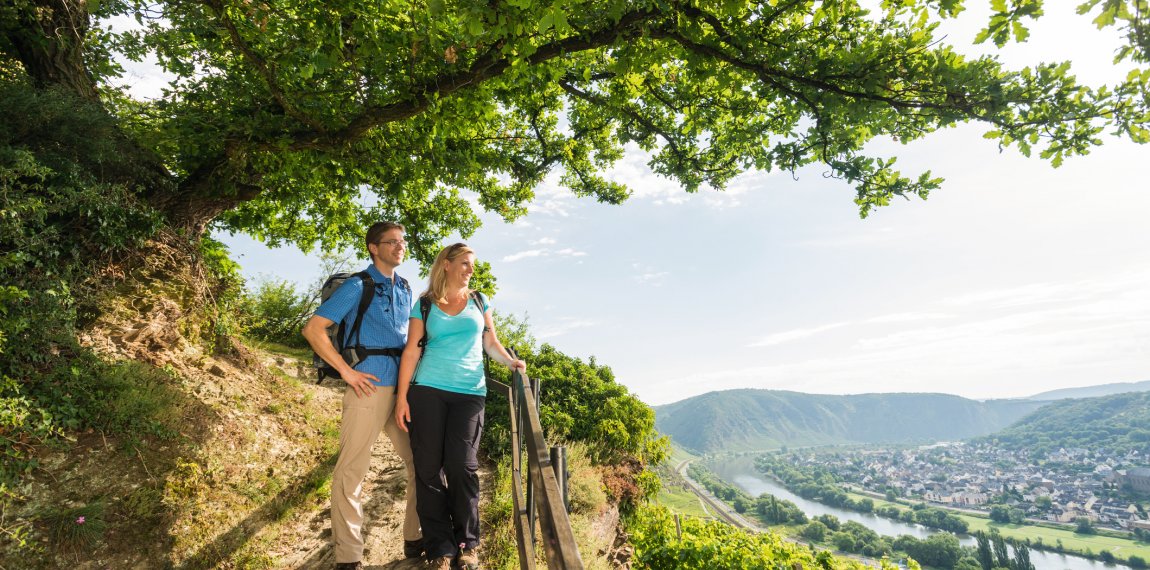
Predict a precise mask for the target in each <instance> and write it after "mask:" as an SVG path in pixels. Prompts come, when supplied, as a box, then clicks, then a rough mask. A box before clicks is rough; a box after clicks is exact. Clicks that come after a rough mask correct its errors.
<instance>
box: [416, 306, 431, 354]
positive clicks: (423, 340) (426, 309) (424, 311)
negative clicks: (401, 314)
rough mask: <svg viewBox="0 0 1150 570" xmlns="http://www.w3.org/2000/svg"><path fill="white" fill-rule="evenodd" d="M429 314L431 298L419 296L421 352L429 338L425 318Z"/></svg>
mask: <svg viewBox="0 0 1150 570" xmlns="http://www.w3.org/2000/svg"><path fill="white" fill-rule="evenodd" d="M430 314H431V297H428V296H427V295H420V296H419V317H420V318H421V319H423V338H421V339H419V349H420V352H421V353H422V352H423V347H425V346H427V341H428V339H429V338H431V336H430V335H429V334H427V317H428V315H430Z"/></svg>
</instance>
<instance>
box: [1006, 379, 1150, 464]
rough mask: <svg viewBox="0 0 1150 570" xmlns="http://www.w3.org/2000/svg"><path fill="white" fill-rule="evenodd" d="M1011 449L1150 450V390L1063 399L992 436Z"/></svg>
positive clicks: (1144, 452)
mask: <svg viewBox="0 0 1150 570" xmlns="http://www.w3.org/2000/svg"><path fill="white" fill-rule="evenodd" d="M986 439H987V440H991V441H997V442H998V444H999V445H1001V446H1003V447H1006V448H1013V449H1018V448H1021V447H1027V448H1029V449H1031V450H1034V451H1036V452H1039V453H1042V452H1049V451H1056V450H1058V449H1059V448H1072V447H1079V448H1086V449H1094V450H1106V451H1110V452H1113V453H1127V452H1130V451H1137V452H1138V453H1140V454H1142V455H1143V456H1146V455H1147V454H1150V392H1130V393H1125V394H1114V395H1111V396H1103V397H1101V398H1086V399H1080V400H1061V401H1058V402H1051V403H1049V404H1047V405H1046V406H1045V407H1043V408H1042V413H1036V414H1030V415H1029V416H1026V417H1025V418H1023V419H1022V420H1021V421H1019V422H1018V423H1016V424H1014V425H1012V426H1010V427H1008V428H1006V429H1004V430H1002V431H999V432H997V433H995V434H993V435H990V436H987V438H986Z"/></svg>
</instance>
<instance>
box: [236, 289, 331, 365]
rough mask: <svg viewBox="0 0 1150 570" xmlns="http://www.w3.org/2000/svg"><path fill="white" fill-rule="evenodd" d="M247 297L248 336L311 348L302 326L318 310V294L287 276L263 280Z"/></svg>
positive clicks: (245, 303)
mask: <svg viewBox="0 0 1150 570" xmlns="http://www.w3.org/2000/svg"><path fill="white" fill-rule="evenodd" d="M244 297H245V299H244V305H243V307H244V312H245V320H246V321H247V326H246V329H247V330H246V333H247V335H248V336H250V337H252V338H255V339H258V340H262V341H268V342H274V343H278V344H282V345H285V346H288V347H292V348H307V347H308V344H307V341H306V340H305V339H304V338H303V335H301V334H300V329H302V328H303V325H304V323H305V322H307V320H308V318H309V317H310V316H311V314H312V313H313V312H315V309H316V306H317V303H316V301H317V299H316V298H315V295H312V294H310V293H309V292H307V291H299V290H297V288H296V286H295V284H293V283H291V282H289V281H287V280H285V279H271V280H265V281H261V282H260V283H259V284H258V285H256V288H255V290H254V291H251V292H248V293H246V294H245V295H244Z"/></svg>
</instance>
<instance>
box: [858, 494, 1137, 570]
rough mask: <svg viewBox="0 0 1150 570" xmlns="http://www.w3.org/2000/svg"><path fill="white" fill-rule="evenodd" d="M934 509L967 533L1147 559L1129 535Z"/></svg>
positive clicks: (1074, 551) (881, 503) (883, 503)
mask: <svg viewBox="0 0 1150 570" xmlns="http://www.w3.org/2000/svg"><path fill="white" fill-rule="evenodd" d="M847 495H848V496H850V497H851V498H852V499H855V500H858V499H861V498H868V499H870V500H872V501H874V504H875V509H876V510H877V509H878V508H879V507H883V506H894V507H898V508H900V509H906V508H907V506H906V505H905V504H899V503H892V502H890V501H886V500H883V499H878V498H875V497H871V496H868V495H860V494H858V493H847ZM932 506H935V505H932ZM938 508H943V509H944V510H946V511H947V512H949V513H951V514H953V515H955V516H957V517H958V518H960V519H962V520H964V521H966V524H967V525H968V528H969V532H970V533H975V532H978V531H980V530H981V531H985V532H988V533H989V532H990V531H992V530H994V531H997V532H998V533H999V534H1001V535H1002V536H1003V537H1005V538H1014V539H1017V540H1030V541H1031V542H1032V543H1034V542H1038V541H1040V540H1041V541H1042V544H1044V545H1047V546H1054V545H1056V544H1058V541H1060V540H1061V541H1062V550H1063V551H1064V552H1066V553H1067V554H1085V553H1086V552H1087V551H1089V552H1090V553H1092V554H1095V555H1096V554H1098V553H1099V552H1101V551H1103V550H1109V551H1110V552H1111V553H1113V554H1114V555H1115V556H1118V557H1119V558H1129V557H1130V556H1140V557H1142V558H1144V559H1150V544H1146V543H1144V542H1140V541H1136V540H1132V539H1129V538H1120V537H1116V536H1107V535H1101V534H1079V533H1076V532H1074V531H1073V530H1069V529H1062V528H1056V527H1053V526H1049V525H1037V524H1022V525H1018V524H1009V523H998V522H994V521H992V520H990V518H989V517H982V516H976V515H971V514H968V513H964V512H961V511H955V510H951V509H946V508H945V507H938Z"/></svg>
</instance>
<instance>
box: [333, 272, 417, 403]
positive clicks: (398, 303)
mask: <svg viewBox="0 0 1150 570" xmlns="http://www.w3.org/2000/svg"><path fill="white" fill-rule="evenodd" d="M365 271H367V273H368V274H369V275H371V278H372V279H374V280H375V297H374V298H372V301H371V305H370V306H368V308H367V312H366V313H364V315H363V324H361V325H360V334H359V339H360V344H362V345H363V346H365V347H367V348H393V347H394V348H399V349H402V348H403V347H404V345H406V344H407V323H408V317H409V316H410V314H411V285H410V284H408V282H407V280H406V279H404V278H402V277H400V276H399V275H398V274H396V275H395V280H394V281H393V280H391V279H389V278H387V277H384V276H383V274H382V273H380V272H379V269H376V267H375V265H374V264H372V265H368V266H367V269H365ZM362 291H363V280H362V279H360V278H358V277H353V278H351V279H348V280H347V281H344V282H343V285H340V287H339V289H336V290H335V293H332V294H331V297H328V299H327V300H326V301H324V302H323V304H322V305H320V306H319V308H318V309H316V311H315V314H316V315H318V316H321V317H323V318H325V319H329V320H331V321H335V322H340V321H343V322H344V323H345V324H344V330H345V331H347V332H350V331H351V325H352V323H353V322H355V311H356V309H358V308H359V299H360V293H361V292H362ZM354 341H355V339H344V346H350V345H351V344H352V343H353V342H354ZM355 369H356V370H359V371H360V372H366V373H368V374H373V375H375V377H376V378H379V381H378V382H374V384H376V385H377V386H394V385H395V383H396V378H397V376H398V375H399V358H394V357H391V356H368V357H367V358H366V359H365V360H364V361H363V362H360V363H359V364H357V365H356V367H355Z"/></svg>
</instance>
